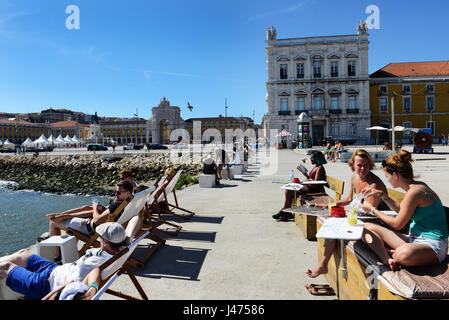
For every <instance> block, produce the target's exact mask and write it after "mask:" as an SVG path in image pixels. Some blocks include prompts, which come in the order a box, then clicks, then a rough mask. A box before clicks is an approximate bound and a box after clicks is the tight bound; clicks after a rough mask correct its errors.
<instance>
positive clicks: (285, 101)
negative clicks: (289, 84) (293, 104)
mask: <svg viewBox="0 0 449 320" xmlns="http://www.w3.org/2000/svg"><path fill="white" fill-rule="evenodd" d="M281 111H288V98H281Z"/></svg>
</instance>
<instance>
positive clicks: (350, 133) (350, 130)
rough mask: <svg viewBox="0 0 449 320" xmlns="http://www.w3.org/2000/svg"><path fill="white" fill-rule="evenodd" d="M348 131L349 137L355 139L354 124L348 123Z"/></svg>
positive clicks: (355, 125)
mask: <svg viewBox="0 0 449 320" xmlns="http://www.w3.org/2000/svg"><path fill="white" fill-rule="evenodd" d="M348 131H349V136H350V137H357V123H355V122H352V123H349V130H348Z"/></svg>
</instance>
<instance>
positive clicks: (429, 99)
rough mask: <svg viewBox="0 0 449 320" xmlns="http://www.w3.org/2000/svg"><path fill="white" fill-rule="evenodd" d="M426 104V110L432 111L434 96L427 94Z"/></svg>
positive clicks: (433, 108)
mask: <svg viewBox="0 0 449 320" xmlns="http://www.w3.org/2000/svg"><path fill="white" fill-rule="evenodd" d="M426 102H427V104H426V106H427V111H428V112H430V111H434V110H435V97H434V96H427V97H426Z"/></svg>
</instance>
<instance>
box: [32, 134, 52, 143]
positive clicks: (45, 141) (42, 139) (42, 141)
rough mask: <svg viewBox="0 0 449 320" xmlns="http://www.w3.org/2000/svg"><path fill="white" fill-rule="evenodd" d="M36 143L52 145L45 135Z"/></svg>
mask: <svg viewBox="0 0 449 320" xmlns="http://www.w3.org/2000/svg"><path fill="white" fill-rule="evenodd" d="M34 143H38V144H40V145H47V144H50V142H48V139H47V138H46V137H45V136H44V135H43V134H42V135H41V136H40V137H39V139H37V140H34Z"/></svg>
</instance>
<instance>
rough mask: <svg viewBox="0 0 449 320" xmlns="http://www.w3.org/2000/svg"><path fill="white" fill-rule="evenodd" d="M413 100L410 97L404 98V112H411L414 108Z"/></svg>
mask: <svg viewBox="0 0 449 320" xmlns="http://www.w3.org/2000/svg"><path fill="white" fill-rule="evenodd" d="M410 101H411V98H410V97H403V98H402V104H403V109H404V112H410V111H411V109H412V107H411V102H410Z"/></svg>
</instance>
